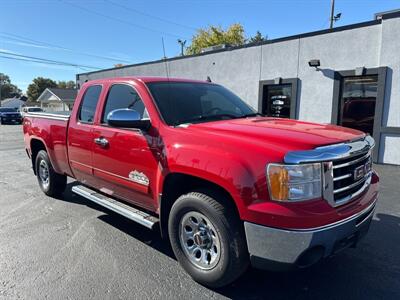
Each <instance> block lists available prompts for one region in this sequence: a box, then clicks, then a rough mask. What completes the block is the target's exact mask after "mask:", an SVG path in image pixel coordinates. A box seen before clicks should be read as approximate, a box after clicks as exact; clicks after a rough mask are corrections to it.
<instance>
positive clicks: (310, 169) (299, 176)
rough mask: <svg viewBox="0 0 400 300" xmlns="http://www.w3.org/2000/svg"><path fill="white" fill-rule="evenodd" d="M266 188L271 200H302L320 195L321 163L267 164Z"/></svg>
mask: <svg viewBox="0 0 400 300" xmlns="http://www.w3.org/2000/svg"><path fill="white" fill-rule="evenodd" d="M267 179H268V188H269V193H270V196H271V199H272V200H276V201H302V200H309V199H314V198H318V197H321V195H322V193H321V190H322V185H321V164H320V163H314V164H302V165H284V164H268V167H267Z"/></svg>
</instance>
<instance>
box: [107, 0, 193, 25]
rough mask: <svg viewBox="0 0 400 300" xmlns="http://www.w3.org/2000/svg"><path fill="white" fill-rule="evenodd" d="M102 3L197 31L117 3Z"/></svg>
mask: <svg viewBox="0 0 400 300" xmlns="http://www.w3.org/2000/svg"><path fill="white" fill-rule="evenodd" d="M104 1H105V2H107V3H110V4H111V5H114V6H118V7H120V8H123V9H126V10H129V11H132V12H135V13H137V14H139V15H143V16H146V17H149V18H153V19H156V20H159V21H162V22H165V23H170V24H173V25H176V26H180V27H184V28H187V29H190V30H197V28H194V27H191V26H188V25H184V24H180V23H176V22H174V21H171V20H167V19H164V18H161V17H158V16H154V15H151V14H148V13H145V12H142V11H140V10H137V9H135V8H131V7H128V6H125V5H122V4H119V3H115V2H113V1H110V0H104Z"/></svg>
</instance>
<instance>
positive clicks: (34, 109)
mask: <svg viewBox="0 0 400 300" xmlns="http://www.w3.org/2000/svg"><path fill="white" fill-rule="evenodd" d="M43 111H44V110H43V109H42V108H41V107H38V106H25V107H23V108H22V109H21V115H22V117H24V116H25V114H27V113H31V112H43Z"/></svg>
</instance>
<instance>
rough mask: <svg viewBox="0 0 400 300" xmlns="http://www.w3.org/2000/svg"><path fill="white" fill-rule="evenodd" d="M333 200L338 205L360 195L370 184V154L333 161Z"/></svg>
mask: <svg viewBox="0 0 400 300" xmlns="http://www.w3.org/2000/svg"><path fill="white" fill-rule="evenodd" d="M332 167H333V200H334V201H335V203H337V204H340V203H343V202H347V201H349V200H351V199H352V198H354V197H356V196H357V195H359V194H361V193H362V192H363V191H364V190H365V189H366V187H367V186H368V185H369V183H370V178H371V172H372V168H371V167H372V162H371V152H370V151H368V152H366V153H361V154H358V155H355V156H352V157H350V158H346V159H340V160H336V161H333V166H332Z"/></svg>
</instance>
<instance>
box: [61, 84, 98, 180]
mask: <svg viewBox="0 0 400 300" xmlns="http://www.w3.org/2000/svg"><path fill="white" fill-rule="evenodd" d="M101 91H102V86H101V85H92V86H88V87H87V88H86V90H85V91H83V93H84V94H83V98H82V100H81V103H80V106H79V108H78V109H77V110H76V111H75V112H73V114H72V115H71V119H70V122H69V127H68V157H69V163H70V166H71V169H72V172H73V173H74V176H75V178H76V179H77V180H79V181H81V182H83V183H86V184H89V185H93V164H92V148H93V124H94V120H95V114H96V107H97V104H98V102H99V99H100V95H101Z"/></svg>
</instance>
